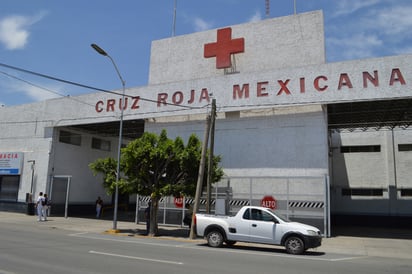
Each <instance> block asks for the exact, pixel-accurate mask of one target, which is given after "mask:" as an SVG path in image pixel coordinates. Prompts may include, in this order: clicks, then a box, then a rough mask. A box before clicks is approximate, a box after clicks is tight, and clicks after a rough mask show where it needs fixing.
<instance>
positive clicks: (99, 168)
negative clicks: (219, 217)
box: [89, 130, 223, 198]
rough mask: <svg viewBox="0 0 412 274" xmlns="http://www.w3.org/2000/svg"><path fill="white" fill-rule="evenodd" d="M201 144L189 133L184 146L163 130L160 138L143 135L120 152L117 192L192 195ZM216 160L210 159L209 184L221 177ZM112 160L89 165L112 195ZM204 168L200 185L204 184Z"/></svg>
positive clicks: (113, 185)
mask: <svg viewBox="0 0 412 274" xmlns="http://www.w3.org/2000/svg"><path fill="white" fill-rule="evenodd" d="M201 150H202V146H201V142H200V140H199V139H198V138H197V136H196V135H194V134H192V135H191V136H190V137H189V139H188V142H187V145H186V146H185V145H184V143H183V140H182V138H180V137H177V138H176V139H175V140H172V139H169V138H168V137H167V133H166V130H162V132H161V133H160V135H157V134H155V133H150V132H145V133H144V134H143V135H142V136H141V137H140V138H138V139H136V140H134V141H132V142H130V143H129V144H128V145H127V147H125V148H123V149H122V151H121V152H122V153H121V170H122V172H123V173H124V178H121V179H120V180H119V191H120V193H130V194H132V193H137V194H140V195H144V196H152V198H154V197H163V196H169V195H174V196H180V195H184V196H194V194H195V192H196V184H197V177H198V172H199V164H200V158H201ZM220 159H221V158H220V157H219V156H215V157H214V158H213V170H214V172H213V177H212V183H214V182H217V181H219V180H220V179H221V177H222V176H223V170H222V169H221V168H220V167H219V166H218V165H219V163H220ZM116 164H117V162H116V160H114V159H113V158H110V157H109V158H106V159H98V160H97V161H95V162H93V163H91V164H90V165H89V167H90V169H91V170H92V171H93V173H94V175H97V174H98V173H101V174H103V176H104V180H103V185H104V187H105V189H106V190H107V192H108V193H109V194H112V193H113V192H114V189H115V183H116ZM206 178H207V166H206V170H205V178H204V180H203V185H206Z"/></svg>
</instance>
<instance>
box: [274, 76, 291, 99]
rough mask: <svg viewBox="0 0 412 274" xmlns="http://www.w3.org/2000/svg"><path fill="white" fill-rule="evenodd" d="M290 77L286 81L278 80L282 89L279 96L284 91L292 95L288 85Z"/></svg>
mask: <svg viewBox="0 0 412 274" xmlns="http://www.w3.org/2000/svg"><path fill="white" fill-rule="evenodd" d="M289 81H290V79H287V80H286V81H285V82H283V81H282V80H278V83H279V85H280V89H279V91H278V94H277V95H278V96H279V95H280V94H282V92H284V93H286V94H287V95H290V90H289V89H288V87H287V85H288V84H289Z"/></svg>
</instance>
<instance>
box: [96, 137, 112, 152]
mask: <svg viewBox="0 0 412 274" xmlns="http://www.w3.org/2000/svg"><path fill="white" fill-rule="evenodd" d="M92 148H94V149H100V150H104V151H110V141H106V140H102V139H98V138H92Z"/></svg>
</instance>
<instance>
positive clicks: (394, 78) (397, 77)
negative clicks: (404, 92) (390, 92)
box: [389, 68, 406, 86]
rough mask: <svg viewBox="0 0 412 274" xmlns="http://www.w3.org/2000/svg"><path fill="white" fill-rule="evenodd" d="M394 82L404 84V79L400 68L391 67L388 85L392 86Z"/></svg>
mask: <svg viewBox="0 0 412 274" xmlns="http://www.w3.org/2000/svg"><path fill="white" fill-rule="evenodd" d="M395 82H399V83H401V85H406V82H405V79H404V78H403V75H402V73H401V70H400V69H398V68H394V69H392V73H391V79H390V80H389V85H390V86H393V84H394V83H395Z"/></svg>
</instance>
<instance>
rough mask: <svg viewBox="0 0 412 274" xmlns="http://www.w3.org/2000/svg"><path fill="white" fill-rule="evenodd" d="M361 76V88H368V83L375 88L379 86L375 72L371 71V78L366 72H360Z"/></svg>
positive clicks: (376, 72)
mask: <svg viewBox="0 0 412 274" xmlns="http://www.w3.org/2000/svg"><path fill="white" fill-rule="evenodd" d="M362 75H363V87H364V88H367V87H368V81H369V82H371V83H372V84H373V85H374V86H375V87H378V86H379V78H378V71H377V70H374V71H373V76H372V75H370V73H369V72H367V71H364V72H362Z"/></svg>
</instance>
